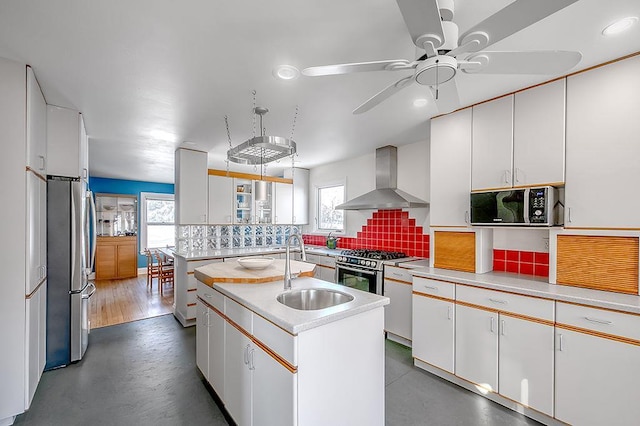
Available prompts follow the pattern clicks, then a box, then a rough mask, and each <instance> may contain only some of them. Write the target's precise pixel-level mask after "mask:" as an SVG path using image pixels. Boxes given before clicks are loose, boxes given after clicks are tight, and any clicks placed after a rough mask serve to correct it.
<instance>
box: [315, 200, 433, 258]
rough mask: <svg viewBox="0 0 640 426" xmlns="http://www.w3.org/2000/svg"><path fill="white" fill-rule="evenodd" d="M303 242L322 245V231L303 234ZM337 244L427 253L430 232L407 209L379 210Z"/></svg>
mask: <svg viewBox="0 0 640 426" xmlns="http://www.w3.org/2000/svg"><path fill="white" fill-rule="evenodd" d="M303 238H304V242H305V244H313V245H325V244H326V241H327V238H326V236H324V235H310V234H305V235H303ZM338 248H343V249H356V248H367V249H373V250H387V251H401V252H404V253H405V254H407V255H408V256H417V257H429V234H425V233H424V230H423V229H422V226H416V220H415V219H411V218H409V212H406V211H403V210H400V209H397V210H378V211H377V212H374V213H373V217H371V218H370V219H367V224H366V225H365V226H363V227H362V229H361V230H360V232H358V233H357V236H356V237H355V238H353V237H339V238H338Z"/></svg>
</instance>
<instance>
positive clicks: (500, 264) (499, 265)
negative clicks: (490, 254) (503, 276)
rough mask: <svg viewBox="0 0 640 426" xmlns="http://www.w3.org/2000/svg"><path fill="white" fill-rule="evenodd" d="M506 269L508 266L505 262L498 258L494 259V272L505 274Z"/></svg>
mask: <svg viewBox="0 0 640 426" xmlns="http://www.w3.org/2000/svg"><path fill="white" fill-rule="evenodd" d="M506 267H507V266H506V265H505V261H504V260H498V259H496V258H494V259H493V270H494V271H498V272H504V271H505V268H506Z"/></svg>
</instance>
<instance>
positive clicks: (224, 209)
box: [208, 175, 234, 225]
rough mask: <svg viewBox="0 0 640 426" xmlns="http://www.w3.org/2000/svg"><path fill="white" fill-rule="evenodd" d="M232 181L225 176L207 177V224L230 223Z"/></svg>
mask: <svg viewBox="0 0 640 426" xmlns="http://www.w3.org/2000/svg"><path fill="white" fill-rule="evenodd" d="M233 188H234V186H233V179H230V178H228V177H225V176H215V175H210V176H209V210H208V220H209V224H211V225H215V224H223V223H231V218H232V211H231V210H232V208H231V203H232V201H233Z"/></svg>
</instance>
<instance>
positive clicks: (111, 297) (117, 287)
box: [89, 275, 173, 329]
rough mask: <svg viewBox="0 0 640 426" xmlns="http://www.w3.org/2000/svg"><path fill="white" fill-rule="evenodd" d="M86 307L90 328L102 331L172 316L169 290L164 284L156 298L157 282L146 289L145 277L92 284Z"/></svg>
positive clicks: (171, 299)
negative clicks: (108, 327)
mask: <svg viewBox="0 0 640 426" xmlns="http://www.w3.org/2000/svg"><path fill="white" fill-rule="evenodd" d="M95 285H96V292H95V293H94V294H93V296H92V297H91V299H89V300H90V301H91V304H90V319H91V328H92V329H94V328H99V327H106V326H109V325H115V324H122V323H125V322H131V321H137V320H141V319H145V318H152V317H157V316H160V315H165V314H169V313H172V312H173V287H172V286H171V285H170V284H165V287H164V290H163V294H162V295H160V291H159V289H158V280H157V279H154V280H153V286H152V287H151V288H149V287H148V286H147V276H146V275H138V276H137V277H135V278H127V279H122V280H100V281H96V282H95Z"/></svg>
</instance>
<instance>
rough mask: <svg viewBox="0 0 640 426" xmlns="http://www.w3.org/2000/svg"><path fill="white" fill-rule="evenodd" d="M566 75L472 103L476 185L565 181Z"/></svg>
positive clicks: (512, 184)
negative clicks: (562, 77) (496, 97)
mask: <svg viewBox="0 0 640 426" xmlns="http://www.w3.org/2000/svg"><path fill="white" fill-rule="evenodd" d="M565 92H566V90H565V79H560V80H556V81H552V82H550V83H547V84H543V85H540V86H536V87H533V88H531V89H527V90H523V91H521V92H517V93H516V94H515V95H510V96H505V97H502V98H499V99H495V100H493V101H489V102H485V103H482V104H479V105H476V106H474V107H473V160H472V178H471V183H472V189H473V190H483V189H495V188H511V187H522V186H534V185H552V186H561V185H563V184H564V164H565V158H564V152H565V104H566V103H565Z"/></svg>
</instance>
